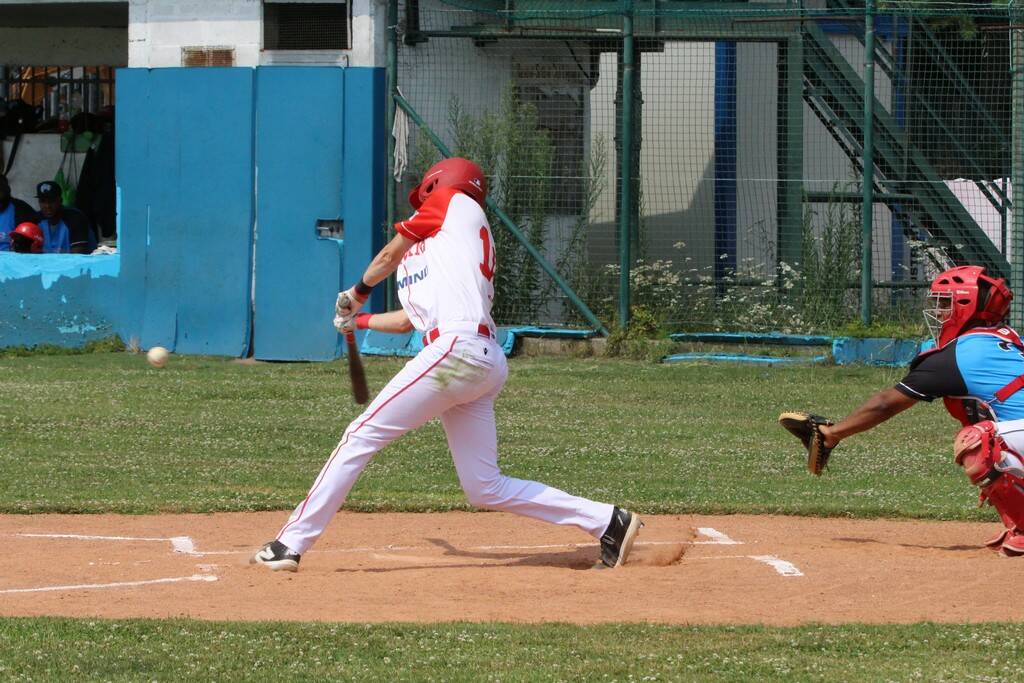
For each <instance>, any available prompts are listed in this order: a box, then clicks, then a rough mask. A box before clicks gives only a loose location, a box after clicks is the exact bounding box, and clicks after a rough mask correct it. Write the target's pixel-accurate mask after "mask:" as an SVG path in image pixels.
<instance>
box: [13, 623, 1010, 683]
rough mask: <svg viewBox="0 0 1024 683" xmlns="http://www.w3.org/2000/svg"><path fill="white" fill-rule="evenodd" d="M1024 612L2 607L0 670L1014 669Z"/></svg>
mask: <svg viewBox="0 0 1024 683" xmlns="http://www.w3.org/2000/svg"><path fill="white" fill-rule="evenodd" d="M1022 647H1024V625H1021V624H1012V625H1001V624H972V625H947V624H942V625H938V624H914V625H900V626H860V625H853V626H804V627H798V628H763V627H756V626H738V627H730V626H695V627H685V626H684V627H672V626H653V625H610V626H593V627H578V626H569V625H562V624H554V625H541V626H524V625H513V624H435V625H408V624H397V625H382V626H374V627H368V626H360V625H329V624H284V623H259V622H254V623H247V624H239V623H211V622H197V621H188V620H161V621H157V620H131V621H104V620H72V619H52V618H44V619H6V620H3V621H0V678H3V679H4V680H13V681H20V680H26V681H27V680H33V681H40V680H109V681H121V680H132V681H135V680H167V681H170V680H175V681H177V680H243V679H244V680H320V681H323V680H331V681H334V680H346V681H347V680H360V681H365V680H379V681H406V680H416V681H498V680H501V681H530V680H545V681H549V680H550V681H557V680H562V681H570V680H571V681H579V680H598V681H603V680H617V681H664V680H716V681H744V682H746V681H761V680H787V681H851V680H872V681H876V680H877V681H896V680H928V681H1013V680H1019V664H1018V661H1017V660H1018V657H1019V654H1018V653H1019V652H1020V650H1021V648H1022Z"/></svg>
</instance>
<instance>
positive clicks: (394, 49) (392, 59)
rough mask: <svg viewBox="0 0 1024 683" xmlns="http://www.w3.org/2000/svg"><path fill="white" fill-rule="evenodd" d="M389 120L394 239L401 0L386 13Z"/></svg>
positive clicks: (388, 193) (391, 301) (391, 297)
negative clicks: (395, 133) (399, 10)
mask: <svg viewBox="0 0 1024 683" xmlns="http://www.w3.org/2000/svg"><path fill="white" fill-rule="evenodd" d="M385 21H386V22H387V36H388V37H387V55H388V56H387V67H386V68H387V95H386V97H387V103H386V109H385V111H386V112H387V114H386V116H387V121H386V122H385V131H386V132H385V135H386V136H387V140H388V144H387V150H388V152H387V154H388V159H387V167H388V171H387V173H388V177H387V183H386V185H385V190H384V195H385V202H386V208H385V212H386V213H385V219H384V230H386V237H387V238H388V239H390V238H391V231H392V230H393V227H392V226H393V225H394V224H395V191H396V184H397V183H396V181H395V137H394V135H392V132H393V131H394V128H395V94H396V92H397V89H398V0H388V8H387V15H386V17H385ZM386 300H387V308H388V310H391V309H393V308H397V306H398V296H397V292H396V290H395V278H394V277H389V278H388V279H387V294H386Z"/></svg>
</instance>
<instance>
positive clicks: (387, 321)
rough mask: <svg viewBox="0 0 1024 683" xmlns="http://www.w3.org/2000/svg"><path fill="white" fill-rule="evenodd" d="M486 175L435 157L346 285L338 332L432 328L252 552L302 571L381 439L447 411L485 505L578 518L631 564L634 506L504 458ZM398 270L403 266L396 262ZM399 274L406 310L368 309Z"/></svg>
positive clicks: (470, 486) (474, 495) (607, 551)
mask: <svg viewBox="0 0 1024 683" xmlns="http://www.w3.org/2000/svg"><path fill="white" fill-rule="evenodd" d="M486 195H487V186H486V181H485V179H484V175H483V172H482V171H481V170H480V167H479V166H477V165H476V164H474V163H473V162H471V161H468V160H466V159H459V158H452V159H446V160H444V161H441V162H440V163H438V164H435V165H434V166H433V167H431V168H430V169H429V170H428V171H427V172H426V174H425V175H424V176H423V180H422V181H421V182H420V184H419V185H417V186H416V188H415V189H413V191H412V192H411V193H410V194H409V203H410V204H412V207H413V208H414V209H415V213H414V214H413V215H412V217H411V218H409V219H407V220H404V221H401V222H399V223H396V224H395V231H396V233H397V234H396V235H395V237H394V239H392V240H391V242H389V243H388V244H387V245H386V246H385V247H384V248H383V249H381V251H380V253H378V254H377V256H376V257H375V258H374V259H373V261H372V262H371V263H370V265H369V267H368V268H367V269H366V272H365V273H364V275H363V277H362V280H361V281H360V282H359V283H357V284H356V285H355V286H354V287H352V288H351V289H349V290H347V291H344V292H341V293H340V294H339V295H338V301H337V304H336V307H335V313H336V317H335V319H334V325H335V327H336V328H338V330H339V332H345V331H351V330H352V329H366V328H369V329H372V330H379V331H382V332H408V331H409V330H411V329H413V328H415V330H416V331H417V332H418V333H420V334H422V335H423V350H422V351H420V353H419V354H418V355H417V356H416V357H415V358H413V359H412V360H411V361H409V363H407V364H406V366H405V367H404V368H403V369H402V370H401V372H399V373H398V374H397V375H396V376H395V377H394V378H393V379H392V380H391V381H390V382H389V383H388V384H387V386H385V387H384V389H383V390H381V392H380V394H379V395H378V396H377V397H376V398H375V399H374V400H373V401H372V402H371V403H370V404H369V406H368V407H367V408H366V410H365V411H364V412H363V413H362V415H360V416H359V417H357V418H356V419H355V420H354V421H353V422H352V423H351V424H350V425H349V426H348V428H347V429H346V430H345V433H344V435H343V436H342V438H341V442H340V443H339V444H338V446H337V447H336V448H335V449H334V452H333V453H331V455H330V457H329V458H328V459H327V463H326V464H325V465H324V466H323V469H322V470H321V471H320V474H319V476H317V478H316V481H315V482H314V483H313V487H312V488H311V489H310V491H309V494H308V495H307V496H306V499H305V500H303V501H302V502H301V503H300V504H299V505H298V507H296V508H295V511H294V512H293V513H292V514H291V516H290V517H289V519H288V522H287V523H286V524H285V525H284V527H283V528H282V529H281V531H280V533H279V534H278V535H277V538H276V539H275V540H273V541H270V542H269V543H267V544H266V545H264V546H263V547H262V548H261V549H260V550H259V551H258V552H257V553H256V554H255V555H254V556H253V557H252V560H251V561H252V562H253V563H256V564H261V565H264V566H265V567H268V568H270V569H272V570H275V571H278V570H285V571H293V572H294V571H297V570H298V568H299V559H300V557H301V556H302V555H303V554H304V553H305V552H306V551H307V550H309V548H310V547H311V546H312V545H313V544H314V543H315V542H316V540H317V539H318V538H319V537H320V534H322V533H323V531H324V529H325V528H326V527H327V524H328V522H330V520H331V518H332V517H333V516H334V514H335V512H337V511H338V509H339V508H340V507H341V505H342V504H343V503H344V502H345V498H346V496H347V495H348V493H349V491H350V490H351V489H352V486H353V485H354V484H355V482H356V479H357V478H358V477H359V474H360V473H361V472H362V470H363V468H364V467H365V466H366V464H367V463H368V462H369V461H370V458H371V457H373V455H374V454H375V453H376V452H377V451H379V450H380V449H381V448H383V447H384V446H386V445H387V444H389V443H390V442H392V441H394V440H395V439H397V438H398V437H400V436H402V435H403V434H405V433H406V432H408V431H410V430H412V429H416V428H417V427H419V426H421V425H423V424H424V423H426V422H428V421H429V420H431V419H433V418H435V417H439V418H440V419H441V424H442V426H443V427H444V431H445V434H446V435H447V437H448V447H449V449H450V450H451V454H452V459H453V460H454V462H455V469H456V471H457V473H458V477H459V483H460V484H461V485H462V489H463V490H464V491H465V492H466V497H467V498H468V500H469V502H470V503H471V504H472V505H475V506H477V507H486V508H492V509H495V510H504V511H507V512H514V513H516V514H520V515H525V516H527V517H532V518H534V519H541V520H544V521H547V522H552V523H555V524H568V525H573V526H577V527H579V528H581V529H583V530H584V531H586V532H587V533H588V534H590V535H592V536H594V537H595V538H598V539H600V545H601V561H602V562H603V563H604V564H605V565H607V566H609V567H618V566H620V565H622V564H623V563H624V562H625V561H626V558H627V557H628V555H629V552H630V548H631V547H632V545H633V541H634V539H635V538H636V534H637V532H638V531H639V529H640V527H641V526H642V525H641V523H640V519H639V517H638V516H637V515H635V514H633V513H631V512H629V511H628V510H624V509H620V508H618V507H613V506H612V505H609V504H607V503H598V502H594V501H591V500H587V499H585V498H579V497H577V496H572V495H569V494H568V493H565V492H563V491H559V490H558V489H554V488H551V487H550V486H546V485H544V484H541V483H538V482H534V481H523V480H520V479H513V478H511V477H507V476H505V475H503V474H502V473H501V471H500V470H499V468H498V439H497V430H496V428H495V422H494V401H495V398H496V397H497V396H498V393H499V392H500V391H501V388H502V386H503V385H504V384H505V379H506V377H507V375H508V367H507V365H506V362H505V355H504V353H503V352H502V349H501V347H499V346H498V344H497V343H496V342H495V326H494V321H493V320H492V319H491V302H492V300H493V298H494V285H493V279H494V272H495V269H496V268H497V263H496V262H495V248H494V240H493V238H492V234H491V229H490V226H489V225H488V222H487V217H486V215H485V214H484V211H483V206H484V201H485V197H486ZM396 271H397V272H396ZM392 273H396V279H397V284H398V297H399V300H400V302H401V304H402V309H401V310H398V311H391V312H389V313H383V314H378V315H371V314H367V313H360V312H359V309H360V307H361V306H362V305H363V303H364V302H365V301H366V300H367V298H368V297H369V294H370V291H371V289H372V287H373V286H374V285H376V284H378V283H380V282H382V281H384V280H385V279H386V278H387V277H388V276H389V275H391V274H392Z"/></svg>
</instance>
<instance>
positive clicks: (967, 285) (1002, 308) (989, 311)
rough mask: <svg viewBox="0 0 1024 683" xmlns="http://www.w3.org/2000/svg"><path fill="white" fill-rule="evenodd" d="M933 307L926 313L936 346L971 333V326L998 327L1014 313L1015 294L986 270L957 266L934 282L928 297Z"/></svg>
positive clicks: (940, 275) (979, 267)
mask: <svg viewBox="0 0 1024 683" xmlns="http://www.w3.org/2000/svg"><path fill="white" fill-rule="evenodd" d="M928 298H929V299H931V301H932V304H933V305H932V307H931V308H927V309H925V312H924V318H925V321H926V322H927V323H928V328H929V329H930V330H931V333H932V336H933V337H934V338H935V343H936V344H938V345H939V346H942V345H944V344H947V343H948V342H950V341H952V340H953V339H955V338H956V337H958V336H959V335H961V334H963V333H964V332H966V331H967V328H968V327H969V326H970V324H971V323H981V324H983V325H997V324H999V323H1000V322H1002V320H1003V318H1005V317H1006V314H1007V313H1008V312H1009V311H1010V301H1011V300H1012V299H1013V292H1011V291H1010V288H1009V287H1007V286H1006V280H1004V279H1003V278H1001V277H998V278H997V277H990V276H989V275H986V274H985V269H984V268H983V267H982V266H957V267H956V268H950V269H949V270H947V271H945V272H944V273H939V276H938V277H937V278H935V279H934V280H932V287H931V290H930V291H929V293H928Z"/></svg>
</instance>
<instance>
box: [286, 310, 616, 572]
mask: <svg viewBox="0 0 1024 683" xmlns="http://www.w3.org/2000/svg"><path fill="white" fill-rule="evenodd" d="M474 328H475V326H474ZM507 376H508V366H507V364H506V361H505V355H504V353H503V352H502V350H501V347H499V346H498V345H497V344H496V343H495V342H494V341H492V340H491V339H489V338H486V337H482V336H479V335H477V334H476V333H470V332H458V333H456V332H452V331H443V332H442V334H441V335H440V336H439V337H438V338H437V339H436V340H435V341H434V342H433V343H431V344H430V345H429V346H427V347H426V348H424V349H423V350H422V351H420V353H419V354H418V355H417V356H416V357H415V358H413V359H412V360H411V361H409V362H408V363H407V364H406V365H405V367H404V368H403V369H402V371H401V372H399V373H398V374H397V375H395V377H394V378H393V379H392V380H391V381H390V382H389V383H388V384H387V386H386V387H384V389H383V390H382V391H381V392H380V394H379V395H378V396H377V397H376V398H375V399H374V400H373V401H372V402H371V403H370V405H369V406H368V407H367V408H366V410H365V411H364V412H363V414H362V415H360V416H359V417H358V418H356V419H355V420H354V421H353V422H352V424H350V425H349V426H348V429H346V430H345V434H344V436H342V439H341V442H340V443H339V444H338V446H337V447H336V448H335V449H334V452H333V453H331V457H330V458H328V460H327V463H326V464H325V465H324V467H323V469H322V470H320V474H319V476H318V477H317V478H316V481H315V482H314V483H313V487H312V488H311V489H310V491H309V494H308V495H307V496H306V499H305V500H304V501H302V503H300V504H299V506H298V507H296V508H295V511H294V512H293V513H292V515H291V517H290V518H289V520H288V523H287V524H285V525H284V528H282V529H281V532H280V533H279V534H278V536H277V540H279V541H280V542H282V543H284V544H285V545H286V546H288V547H289V548H291V549H292V550H294V551H295V552H297V553H299V554H302V553H304V552H306V551H307V550H308V549H309V548H310V547H311V546H312V545H313V544H314V543H315V542H316V540H317V538H319V537H320V534H322V533H323V531H324V529H325V528H326V527H327V524H328V523H329V522H330V521H331V518H332V517H333V516H334V514H335V513H336V512H337V511H338V509H339V508H340V507H341V506H342V504H343V503H344V502H345V498H346V497H347V496H348V493H349V491H351V490H352V486H354V485H355V483H356V479H358V478H359V474H360V473H361V472H362V471H363V468H364V467H365V466H366V464H367V463H368V462H369V461H370V458H372V457H373V455H374V454H375V453H376V452H377V451H379V450H380V449H382V448H384V447H385V446H386V445H388V444H389V443H391V442H392V441H394V440H395V439H397V438H398V437H400V436H402V435H403V434H405V433H406V432H408V431H410V430H413V429H416V428H417V427H419V426H421V425H423V424H425V423H426V422H428V421H430V420H431V419H433V418H435V417H440V418H441V424H442V426H443V427H444V431H445V434H446V435H447V437H448V447H449V449H450V450H451V454H452V459H453V460H454V462H455V469H456V471H457V472H458V475H459V483H460V484H461V485H462V489H463V491H465V492H466V498H467V499H468V500H469V502H470V504H471V505H474V506H476V507H484V508H491V509H494V510H504V511H507V512H514V513H516V514H520V515H524V516H526V517H532V518H534V519H541V520H544V521H546V522H553V523H555V524H568V525H574V526H577V527H579V528H581V529H583V530H584V531H586V532H587V533H588V534H590V535H591V536H594V537H595V538H600V536H601V535H602V534H603V533H604V531H605V529H606V528H607V526H608V523H609V521H610V520H611V516H612V510H613V507H612V506H611V505H608V504H606V503H598V502H594V501H591V500H587V499H586V498H579V497H577V496H572V495H569V494H568V493H565V492H564V491H559V490H558V489H555V488H551V487H550V486H546V485H544V484H541V483H538V482H535V481H524V480H522V479H513V478H512V477H506V476H505V475H503V474H502V473H501V470H500V469H499V468H498V435H497V429H496V428H495V424H494V400H495V398H496V397H497V396H498V393H499V392H500V391H501V388H502V386H504V384H505V379H506V378H507Z"/></svg>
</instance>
